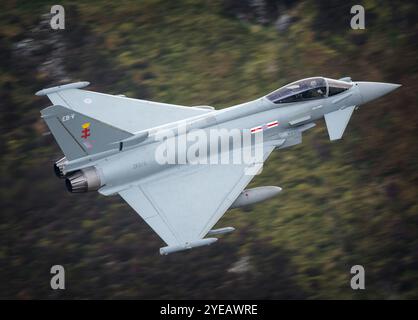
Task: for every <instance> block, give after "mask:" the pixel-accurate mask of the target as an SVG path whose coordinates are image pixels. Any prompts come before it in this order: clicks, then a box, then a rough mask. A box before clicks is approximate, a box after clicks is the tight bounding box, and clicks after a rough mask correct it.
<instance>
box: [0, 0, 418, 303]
mask: <svg viewBox="0 0 418 320" xmlns="http://www.w3.org/2000/svg"><path fill="white" fill-rule="evenodd" d="M357 3H360V4H362V5H363V6H364V7H365V9H366V30H352V29H351V28H350V19H351V17H352V15H350V8H351V6H352V5H353V4H357ZM53 4H55V3H54V2H53V1H17V0H15V1H7V2H3V3H2V10H1V11H0V110H1V113H0V131H1V135H2V139H1V140H0V148H1V149H0V151H1V152H0V157H1V167H0V170H1V172H0V179H1V180H0V181H1V184H0V197H1V215H0V298H9V299H10V298H17V299H31V298H32V299H34V298H41V299H55V298H56V299H72V298H99V299H102V298H105V299H109V298H138V299H153V298H154V299H158V298H174V299H180V298H183V299H206V298H208V299H209V298H212V299H221V298H230V299H238V298H252V299H261V298H265V299H294V298H302V299H304V298H308V299H314V298H321V299H333V298H340V299H351V298H353V299H367V298H368V299H372V298H384V299H397V298H406V299H417V298H418V201H417V197H418V192H417V185H418V151H417V150H418V148H417V134H418V128H417V125H418V112H417V102H418V59H417V56H418V45H417V39H418V24H417V21H418V10H417V9H418V8H417V4H416V2H414V1H409V2H407V1H389V0H387V1H386V0H366V1H342V0H341V1H336V0H332V1H325V0H320V1H314V0H305V1H299V2H298V1H292V0H247V1H239V0H224V1H222V0H213V1H209V0H207V1H203V0H202V1H192V0H181V1H163V0H161V1H157V0H155V1H154V0H146V1H125V0H122V1H77V2H76V4H75V2H73V1H60V4H62V5H63V6H64V7H65V9H66V29H65V30H60V31H54V30H51V28H50V27H49V19H50V16H49V15H48V13H49V10H50V7H51V5H53ZM315 75H323V76H327V77H331V78H340V77H343V76H351V77H352V78H353V79H354V80H366V81H382V82H394V83H401V84H402V85H403V86H402V87H401V88H400V89H398V90H397V91H396V92H394V93H392V94H390V95H389V96H387V98H385V99H380V100H378V101H375V102H373V103H370V104H368V105H367V106H365V107H363V108H361V109H360V110H359V111H357V112H355V113H354V115H353V117H352V120H351V122H350V124H349V126H348V128H347V130H346V133H345V136H344V138H343V140H341V141H339V142H336V143H331V142H329V140H328V136H327V133H326V128H325V127H324V124H323V123H322V122H318V126H317V127H316V128H315V129H313V130H311V131H309V132H307V133H306V135H305V136H304V142H303V144H301V145H298V146H296V147H293V148H290V149H285V150H281V151H276V152H274V153H273V154H272V156H271V157H270V159H269V160H268V162H267V163H266V166H265V168H264V171H263V173H262V175H260V176H257V177H256V178H255V179H254V180H253V182H252V183H251V186H261V185H278V186H281V187H282V188H283V189H284V191H283V192H282V193H281V194H280V195H279V196H277V197H276V198H274V199H272V200H270V201H267V202H264V203H262V204H259V205H256V206H254V207H253V210H252V211H250V212H245V211H242V210H237V209H236V210H232V211H229V212H227V214H226V215H225V216H224V217H223V219H221V220H220V222H219V223H218V226H219V227H221V226H234V227H235V228H236V229H237V230H236V231H235V232H234V233H233V234H229V235H226V236H223V237H222V239H220V241H219V242H218V243H217V244H216V245H213V246H210V247H207V248H203V249H197V250H191V251H189V252H181V253H177V254H173V255H170V256H167V257H161V256H159V253H158V248H159V247H160V246H162V245H163V243H162V241H161V240H160V239H159V238H158V236H157V235H155V234H154V232H152V231H151V229H149V227H148V226H147V225H146V224H145V222H143V221H142V220H141V219H140V218H139V217H138V215H137V214H136V213H135V212H134V211H133V210H132V209H131V208H130V207H129V206H128V205H126V204H125V203H123V201H122V200H121V199H119V198H118V197H110V198H106V197H103V196H100V195H98V194H97V193H91V194H82V195H77V194H69V193H68V192H67V191H66V190H65V188H64V184H63V181H62V180H58V179H57V178H56V177H55V176H54V174H53V171H52V164H53V162H54V161H56V160H57V159H58V158H60V157H61V152H60V150H59V148H58V146H57V145H56V143H55V142H54V140H53V138H52V137H51V136H50V135H45V132H47V131H48V130H47V128H46V127H45V125H44V123H43V121H42V120H41V119H40V117H39V116H40V114H39V111H40V110H41V109H42V108H43V107H45V106H48V105H49V101H48V100H47V99H46V98H44V97H35V96H34V92H36V91H37V90H39V89H41V88H44V87H48V86H53V85H57V84H60V83H67V82H71V81H79V80H86V81H90V82H91V83H92V85H91V86H90V87H89V89H91V90H94V91H99V92H106V93H111V94H126V95H127V96H130V97H134V98H142V99H149V100H155V101H161V102H169V103H175V104H181V105H213V106H215V107H216V108H217V109H221V108H223V107H227V106H231V105H234V104H237V103H240V102H244V101H247V100H251V99H255V98H257V97H260V96H262V95H264V94H266V93H268V92H270V91H272V90H274V89H276V88H278V87H280V86H281V85H284V84H286V83H288V82H291V81H294V80H297V79H300V78H305V77H308V76H315ZM180 192H181V188H179V193H180ZM55 264H61V265H63V266H64V267H65V269H66V280H67V282H66V290H65V291H53V290H51V289H50V286H49V281H50V276H51V275H50V273H49V271H50V268H51V266H52V265H55ZM356 264H360V265H363V266H364V267H365V269H366V290H363V291H359V290H358V291H354V290H352V289H351V288H350V284H349V280H350V276H351V275H350V273H349V272H350V268H351V266H353V265H356Z"/></svg>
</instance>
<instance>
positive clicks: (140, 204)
mask: <svg viewBox="0 0 418 320" xmlns="http://www.w3.org/2000/svg"><path fill="white" fill-rule="evenodd" d="M88 85H89V83H88V82H77V83H71V84H66V85H62V86H58V87H53V88H48V89H43V90H41V91H38V92H37V93H36V95H38V96H44V95H46V96H48V98H49V99H50V100H51V102H52V104H53V105H52V106H49V107H47V108H45V109H43V110H42V111H41V115H42V118H43V119H44V120H45V122H46V124H47V125H48V127H49V129H50V131H51V132H52V134H53V136H54V137H55V139H56V141H57V143H58V145H59V146H60V148H61V150H62V152H63V153H64V157H63V158H62V159H60V160H58V161H57V162H55V164H54V170H55V173H56V174H57V176H58V177H60V178H65V184H66V187H67V189H68V190H69V191H70V192H74V193H81V192H87V191H96V190H97V191H98V192H99V193H101V194H102V195H105V196H110V195H117V194H119V195H120V196H121V197H122V198H123V199H124V200H125V201H126V202H127V203H128V204H129V205H130V206H131V207H132V208H133V209H134V210H135V211H136V212H137V213H138V214H139V215H140V216H141V217H142V218H143V219H144V220H145V221H146V223H147V224H148V225H149V226H150V227H151V228H152V229H153V230H154V231H155V232H156V233H157V234H158V235H159V236H160V237H161V239H162V240H163V241H164V242H165V243H166V246H164V247H162V248H160V254H162V255H166V254H169V253H172V252H176V251H182V250H186V249H191V248H195V247H200V246H205V245H210V244H212V243H214V242H216V241H217V238H216V237H213V236H214V235H218V234H224V233H228V232H231V231H233V230H234V228H233V227H226V228H220V229H213V227H214V225H215V224H216V223H217V222H218V220H219V219H220V218H221V217H222V216H223V215H224V214H225V212H226V211H227V210H228V209H231V208H238V207H246V206H249V205H252V204H254V203H257V202H260V201H264V200H267V199H269V198H271V197H273V196H275V195H277V194H278V193H279V192H280V191H281V188H279V187H276V186H265V187H258V188H253V189H247V190H245V187H246V186H247V185H248V184H249V183H250V181H251V180H252V179H253V177H254V176H255V175H256V174H258V173H260V172H261V168H262V165H263V163H264V161H266V159H267V158H268V156H269V155H270V154H271V153H272V151H273V150H274V149H283V148H287V147H291V146H293V145H296V144H299V143H301V142H302V134H303V133H304V132H305V131H306V130H309V129H311V128H312V127H314V126H315V122H316V121H317V120H320V119H321V118H322V117H324V118H325V124H326V127H327V130H328V134H329V139H330V140H338V139H341V137H342V136H343V133H344V130H345V128H346V126H347V124H348V122H349V120H350V117H351V115H352V113H353V111H354V110H356V109H357V108H358V107H359V106H360V105H363V104H365V103H367V102H369V101H371V100H374V99H377V98H379V97H381V96H383V95H385V94H387V93H389V92H391V91H393V90H395V89H396V88H398V87H399V86H400V85H397V84H391V83H379V82H354V81H352V80H351V78H342V79H339V80H333V79H328V78H324V77H313V78H307V79H303V80H299V81H296V82H293V83H290V84H288V85H286V86H284V87H282V88H280V89H278V90H276V91H274V92H272V93H270V94H268V95H266V96H263V97H261V98H258V99H256V100H253V101H249V102H246V103H242V104H239V105H235V106H232V107H229V108H225V109H222V110H215V109H214V108H213V107H210V106H197V107H186V106H180V105H173V104H166V103H157V102H152V101H146V100H138V99H132V98H128V97H125V96H123V95H109V94H103V93H97V92H93V91H88V90H84V89H83V88H84V87H86V86H88Z"/></svg>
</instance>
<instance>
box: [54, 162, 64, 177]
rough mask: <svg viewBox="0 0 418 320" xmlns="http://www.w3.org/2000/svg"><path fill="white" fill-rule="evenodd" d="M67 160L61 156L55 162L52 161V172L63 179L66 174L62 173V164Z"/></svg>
mask: <svg viewBox="0 0 418 320" xmlns="http://www.w3.org/2000/svg"><path fill="white" fill-rule="evenodd" d="M66 162H67V158H66V157H64V158H61V159H59V160H58V161H57V162H55V163H54V172H55V175H56V176H57V177H58V178H60V179H63V178H65V177H66V175H65V174H64V165H65V163H66Z"/></svg>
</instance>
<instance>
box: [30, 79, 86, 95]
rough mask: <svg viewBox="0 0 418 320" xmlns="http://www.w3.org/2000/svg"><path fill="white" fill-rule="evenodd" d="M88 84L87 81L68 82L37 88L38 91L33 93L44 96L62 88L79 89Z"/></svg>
mask: <svg viewBox="0 0 418 320" xmlns="http://www.w3.org/2000/svg"><path fill="white" fill-rule="evenodd" d="M88 85H90V82H88V81H80V82H73V83H68V84H64V85H61V86H56V87H51V88H46V89H42V90H39V91H38V92H36V93H35V95H37V96H46V95H47V94H50V93H54V92H58V91H62V90H67V89H81V88H84V87H87V86H88Z"/></svg>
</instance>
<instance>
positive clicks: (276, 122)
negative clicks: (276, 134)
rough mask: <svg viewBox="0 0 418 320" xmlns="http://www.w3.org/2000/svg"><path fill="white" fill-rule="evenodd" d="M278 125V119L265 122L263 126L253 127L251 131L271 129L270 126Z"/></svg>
mask: <svg viewBox="0 0 418 320" xmlns="http://www.w3.org/2000/svg"><path fill="white" fill-rule="evenodd" d="M278 125H279V121H277V120H276V121H272V122H269V123H267V124H263V125H261V126H257V127H254V128H251V129H250V130H251V133H257V132H260V131H263V130H267V129H270V128H274V127H277V126H278Z"/></svg>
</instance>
